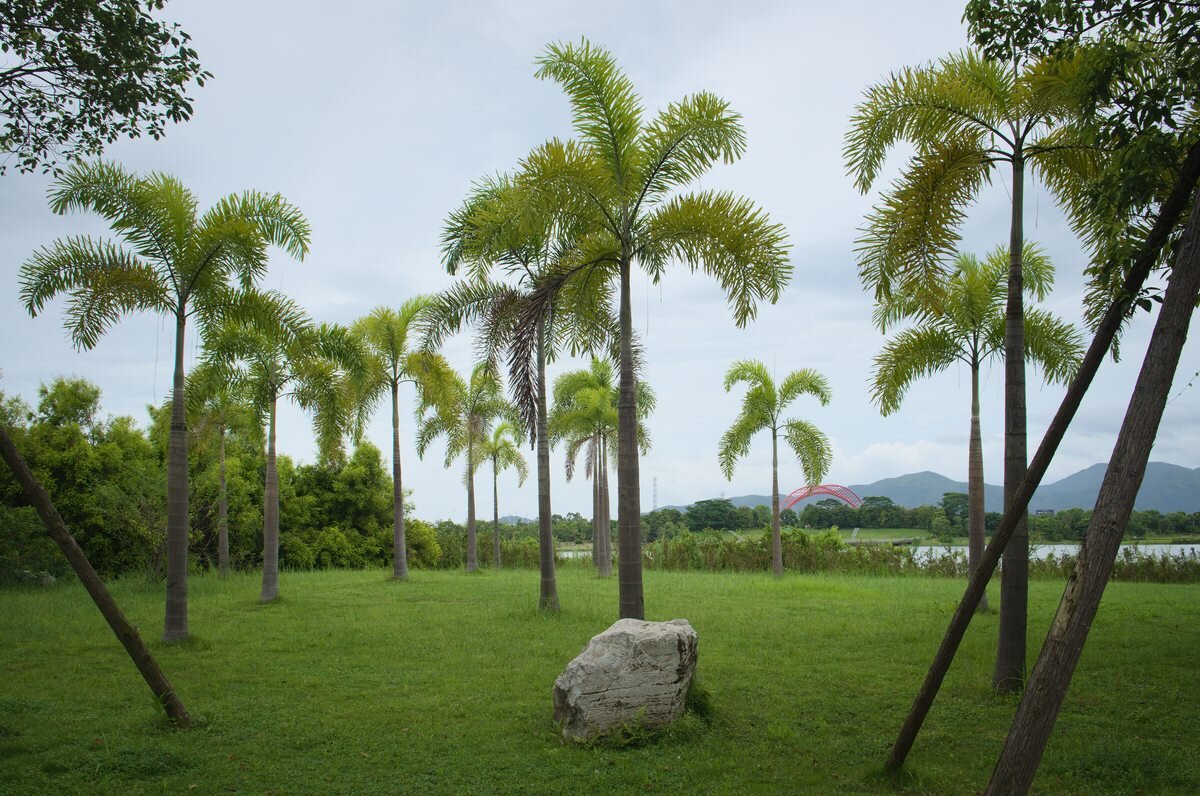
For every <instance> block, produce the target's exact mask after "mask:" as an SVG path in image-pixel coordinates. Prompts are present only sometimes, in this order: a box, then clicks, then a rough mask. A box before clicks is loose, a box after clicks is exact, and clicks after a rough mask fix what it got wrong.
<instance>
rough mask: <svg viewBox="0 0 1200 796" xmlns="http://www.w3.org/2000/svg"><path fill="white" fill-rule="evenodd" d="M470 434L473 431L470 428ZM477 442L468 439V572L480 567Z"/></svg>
mask: <svg viewBox="0 0 1200 796" xmlns="http://www.w3.org/2000/svg"><path fill="white" fill-rule="evenodd" d="M467 433H468V434H471V433H472V432H471V431H470V430H468V432H467ZM474 464H475V443H474V442H472V441H471V440H470V439H468V440H467V572H474V571H475V570H477V569H479V553H478V538H477V535H476V530H475V467H474Z"/></svg>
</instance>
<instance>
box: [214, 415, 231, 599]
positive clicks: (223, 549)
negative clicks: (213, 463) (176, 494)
mask: <svg viewBox="0 0 1200 796" xmlns="http://www.w3.org/2000/svg"><path fill="white" fill-rule="evenodd" d="M217 572H218V573H219V574H220V576H221V577H225V576H226V575H228V574H229V492H228V490H227V489H226V483H225V427H224V426H222V427H221V467H220V495H219V496H218V498H217Z"/></svg>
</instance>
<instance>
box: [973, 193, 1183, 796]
mask: <svg viewBox="0 0 1200 796" xmlns="http://www.w3.org/2000/svg"><path fill="white" fill-rule="evenodd" d="M1198 294H1200V202H1197V203H1195V204H1193V206H1192V213H1191V218H1190V219H1189V221H1188V225H1187V229H1186V231H1185V232H1184V235H1183V239H1182V240H1181V242H1180V248H1179V256H1178V259H1177V260H1176V262H1175V268H1174V269H1173V270H1172V272H1171V276H1170V278H1169V280H1168V282H1167V290H1166V293H1165V295H1164V298H1163V304H1162V309H1161V310H1160V311H1159V315H1158V321H1157V323H1156V324H1155V327H1154V334H1153V336H1152V337H1151V338H1150V346H1149V348H1148V350H1147V352H1146V358H1145V360H1144V361H1143V362H1142V370H1141V373H1140V374H1139V375H1138V380H1137V384H1136V385H1135V386H1134V389H1133V396H1132V398H1131V399H1130V401H1129V408H1128V409H1127V410H1126V412H1125V420H1124V422H1123V423H1122V425H1121V432H1120V434H1119V435H1118V436H1117V442H1116V446H1115V447H1114V448H1113V454H1112V458H1111V459H1110V460H1109V463H1108V470H1107V472H1106V473H1105V475H1104V482H1103V483H1102V484H1101V487H1100V494H1099V495H1098V496H1097V498H1096V506H1095V508H1094V509H1093V510H1092V519H1091V522H1089V523H1088V529H1087V534H1086V535H1085V536H1084V539H1083V543H1082V544H1081V545H1080V548H1079V558H1078V559H1077V561H1076V562H1075V569H1074V570H1073V571H1072V572H1071V574H1070V575H1069V576H1068V578H1067V585H1066V588H1065V589H1064V591H1063V596H1062V601H1061V602H1060V603H1059V605H1058V612H1057V613H1056V614H1055V616H1054V622H1053V623H1052V624H1051V626H1050V632H1049V633H1048V634H1047V636H1046V641H1045V643H1044V644H1043V645H1042V651H1041V653H1040V654H1039V656H1038V660H1037V663H1036V665H1035V666H1034V668H1033V674H1032V676H1031V677H1030V680H1029V687H1028V688H1027V689H1026V691H1025V694H1024V696H1023V697H1022V698H1021V704H1020V706H1019V707H1018V708H1017V714H1016V716H1015V717H1014V718H1013V723H1012V727H1011V729H1010V730H1009V732H1008V737H1007V738H1006V739H1005V742H1004V748H1003V750H1002V751H1001V752H1000V759H999V761H998V762H997V763H996V768H995V771H993V773H992V780H991V782H990V783H989V785H988V789H987V791H986V792H987V793H988V794H1024V793H1028V792H1029V787H1030V785H1031V784H1032V783H1033V778H1034V775H1035V774H1036V773H1037V769H1038V764H1039V763H1040V762H1041V759H1042V754H1043V752H1044V751H1045V749H1046V742H1047V741H1048V740H1049V738H1050V733H1051V731H1052V730H1053V729H1054V722H1055V720H1056V719H1057V717H1058V711H1059V709H1060V708H1061V707H1062V703H1063V700H1064V699H1065V698H1066V695H1067V689H1068V687H1069V686H1070V684H1071V677H1072V675H1073V674H1074V672H1075V666H1076V665H1077V664H1078V663H1079V657H1080V655H1082V654H1083V647H1084V644H1085V642H1086V641H1087V636H1088V631H1089V630H1090V629H1091V626H1092V620H1093V619H1094V618H1095V616H1096V611H1097V609H1098V608H1099V606H1100V598H1101V597H1102V596H1103V595H1104V587H1105V585H1106V584H1107V583H1108V578H1109V576H1110V575H1111V574H1112V569H1113V564H1114V562H1115V561H1116V557H1117V552H1118V551H1119V550H1120V547H1121V537H1122V536H1123V535H1124V532H1125V526H1126V525H1127V524H1128V522H1129V515H1130V512H1132V511H1133V503H1134V500H1135V499H1136V498H1137V493H1138V489H1139V488H1140V487H1141V485H1142V478H1143V476H1145V474H1146V463H1147V462H1148V461H1149V459H1150V450H1151V448H1152V447H1153V446H1154V439H1155V437H1156V436H1157V434H1158V426H1159V422H1160V421H1161V419H1162V414H1163V409H1164V408H1165V407H1166V404H1167V398H1168V397H1169V395H1170V390H1171V383H1172V381H1173V379H1174V377H1175V371H1176V369H1177V367H1178V365H1179V356H1180V353H1181V352H1182V351H1183V345H1184V342H1185V341H1186V340H1187V333H1188V325H1189V324H1190V323H1191V319H1192V311H1193V309H1194V308H1195V306H1196V297H1197V295H1198Z"/></svg>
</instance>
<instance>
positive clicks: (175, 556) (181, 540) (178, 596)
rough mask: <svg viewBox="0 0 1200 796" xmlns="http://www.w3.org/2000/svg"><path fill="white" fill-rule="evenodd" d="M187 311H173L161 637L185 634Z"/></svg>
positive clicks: (177, 639)
mask: <svg viewBox="0 0 1200 796" xmlns="http://www.w3.org/2000/svg"><path fill="white" fill-rule="evenodd" d="M186 326H187V314H186V312H185V310H184V308H182V307H181V308H180V310H179V312H178V313H177V314H176V315H175V373H174V376H173V377H172V382H171V430H170V433H169V435H168V437H167V609H166V617H165V620H164V622H163V641H179V640H181V639H185V638H187V637H188V611H187V574H188V573H187V568H188V444H187V414H186V412H185V411H184V394H183V351H184V339H183V338H184V331H185V330H186Z"/></svg>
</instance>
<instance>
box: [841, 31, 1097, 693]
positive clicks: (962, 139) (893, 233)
mask: <svg viewBox="0 0 1200 796" xmlns="http://www.w3.org/2000/svg"><path fill="white" fill-rule="evenodd" d="M1074 67H1075V62H1069V61H1061V62H1050V61H1038V62H1029V63H1025V64H1024V65H1021V64H1012V63H1000V62H997V61H992V60H988V59H986V58H984V57H982V56H980V55H977V54H976V53H974V52H971V51H968V52H966V53H962V54H957V55H951V56H948V57H946V58H943V59H942V60H941V61H939V62H937V63H936V64H933V65H930V66H926V67H921V68H917V69H904V70H902V71H901V72H899V73H897V74H893V75H892V76H891V77H889V78H888V79H887V80H885V81H883V82H881V83H879V84H876V85H874V86H872V87H871V88H869V89H868V90H867V92H866V98H865V99H864V101H863V102H862V103H861V104H860V105H859V106H858V107H857V109H856V111H855V115H854V117H853V118H852V120H851V127H850V130H849V131H848V132H847V134H846V139H845V149H844V156H845V159H846V163H847V165H848V167H849V170H850V173H851V174H852V175H853V176H854V179H855V184H856V186H857V187H858V189H859V190H860V191H862V192H864V193H865V192H866V191H868V190H870V189H871V186H872V184H873V183H874V182H875V179H876V177H877V176H878V175H879V172H880V169H881V167H882V165H883V162H884V159H885V157H886V155H887V152H888V150H889V149H891V147H892V146H893V145H894V144H896V143H899V142H901V141H906V142H908V143H910V144H912V145H913V146H914V147H915V149H916V154H915V155H914V156H913V158H912V160H910V162H909V164H908V166H907V168H906V169H905V170H904V172H903V173H902V175H901V176H900V178H899V179H898V180H897V182H896V183H895V184H894V185H893V186H892V188H891V190H890V191H889V192H888V193H887V194H885V195H884V196H883V198H882V201H881V204H880V206H879V207H878V208H877V209H876V211H875V212H874V213H873V214H872V215H871V216H870V217H869V218H868V220H867V228H866V231H865V233H864V236H863V237H862V238H861V239H860V241H859V243H860V248H859V275H860V277H861V278H862V280H863V282H864V284H865V285H866V286H868V287H870V288H872V289H874V291H875V295H876V298H877V299H879V300H881V301H884V302H886V301H888V300H889V296H891V295H907V296H910V297H913V298H915V299H916V300H918V301H921V302H922V303H925V304H927V305H930V306H936V305H937V303H938V302H939V301H940V300H941V289H940V287H939V285H940V282H941V280H942V279H943V278H944V277H945V276H946V268H945V266H944V263H945V262H946V261H948V260H950V259H951V258H952V257H953V256H954V251H955V249H956V248H957V245H958V242H959V239H960V238H959V233H958V227H959V226H960V225H961V223H962V221H963V219H964V217H965V215H966V207H967V205H969V204H970V203H971V202H972V201H974V199H975V198H976V196H977V195H978V194H979V192H980V190H981V189H982V187H983V185H984V184H985V183H988V182H990V181H991V180H992V178H993V176H994V174H995V171H996V170H997V167H998V166H1001V165H1003V164H1007V166H1008V167H1009V169H1010V174H1011V181H1012V182H1011V188H1010V190H1011V197H1012V205H1011V207H1012V213H1011V222H1010V225H1009V247H1008V248H1009V255H1010V261H1009V269H1008V271H1009V272H1008V281H1007V286H1008V292H1007V296H1006V302H1005V324H1006V331H1005V338H1004V366H1005V379H1004V384H1005V389H1004V396H1005V397H1004V405H1005V409H1004V501H1005V504H1006V505H1007V504H1008V503H1009V502H1010V501H1011V500H1012V497H1013V494H1014V493H1015V491H1016V488H1017V486H1018V484H1020V482H1021V479H1022V477H1023V476H1024V474H1025V469H1026V461H1027V452H1026V419H1025V341H1024V335H1025V331H1024V320H1023V319H1024V307H1023V299H1022V296H1023V293H1024V284H1023V278H1024V274H1023V268H1022V265H1023V263H1022V258H1021V255H1022V252H1023V249H1024V240H1025V233H1024V222H1023V211H1024V197H1025V169H1026V164H1028V165H1029V166H1030V167H1031V168H1033V169H1034V171H1035V173H1036V174H1038V176H1040V177H1041V178H1042V180H1043V182H1044V183H1046V184H1047V185H1048V186H1049V187H1050V189H1051V190H1052V191H1053V192H1054V194H1055V195H1056V197H1057V198H1058V199H1059V200H1060V201H1061V202H1064V203H1066V204H1068V205H1070V204H1071V201H1072V196H1071V192H1072V190H1073V188H1074V186H1075V185H1077V184H1079V183H1080V182H1082V180H1075V179H1073V178H1074V177H1076V176H1080V177H1081V176H1082V175H1083V174H1085V173H1088V172H1089V171H1091V170H1092V168H1093V166H1094V156H1095V153H1096V150H1095V147H1094V145H1093V139H1092V136H1091V134H1090V131H1089V130H1087V129H1085V128H1083V127H1081V126H1079V125H1077V124H1076V123H1075V120H1076V119H1077V118H1078V105H1077V101H1076V97H1075V96H1074V95H1073V94H1072V93H1071V92H1070V90H1069V85H1070V80H1069V79H1068V78H1069V77H1070V74H1069V73H1070V71H1071V70H1072V69H1073V68H1074ZM1028 580H1029V531H1028V523H1027V522H1026V521H1024V520H1022V522H1021V523H1020V525H1019V526H1018V528H1017V530H1016V532H1015V533H1014V534H1013V538H1012V540H1011V541H1010V542H1009V544H1008V547H1007V548H1006V550H1005V553H1004V568H1003V572H1002V576H1001V591H1000V596H1001V600H1000V602H1001V606H1000V610H1001V615H1000V639H999V644H998V647H997V654H996V670H995V674H994V676H993V683H994V685H995V687H996V688H997V689H999V690H1001V691H1014V690H1019V689H1020V688H1021V686H1022V684H1023V683H1024V680H1025V636H1026V614H1027V601H1028Z"/></svg>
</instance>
